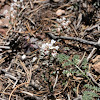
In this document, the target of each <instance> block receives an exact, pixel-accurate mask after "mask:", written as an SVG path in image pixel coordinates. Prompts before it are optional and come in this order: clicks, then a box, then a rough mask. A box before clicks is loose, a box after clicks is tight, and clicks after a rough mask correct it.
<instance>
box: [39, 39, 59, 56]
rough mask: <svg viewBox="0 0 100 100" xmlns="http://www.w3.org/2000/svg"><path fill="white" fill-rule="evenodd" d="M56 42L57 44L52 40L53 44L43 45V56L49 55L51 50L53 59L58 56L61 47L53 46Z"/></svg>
mask: <svg viewBox="0 0 100 100" xmlns="http://www.w3.org/2000/svg"><path fill="white" fill-rule="evenodd" d="M55 42H56V41H55V40H51V43H44V44H42V46H41V53H42V54H43V55H48V54H49V52H50V51H49V50H53V52H52V56H53V57H54V56H56V54H57V52H56V50H58V49H59V47H58V46H53V44H54V43H55Z"/></svg>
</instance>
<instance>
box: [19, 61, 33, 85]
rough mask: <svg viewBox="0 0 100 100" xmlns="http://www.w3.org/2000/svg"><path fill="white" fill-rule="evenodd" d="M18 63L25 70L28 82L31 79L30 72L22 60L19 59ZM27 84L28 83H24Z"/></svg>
mask: <svg viewBox="0 0 100 100" xmlns="http://www.w3.org/2000/svg"><path fill="white" fill-rule="evenodd" d="M20 64H21V65H22V67H23V69H24V70H25V72H26V74H27V79H28V80H27V82H28V83H30V80H31V72H30V71H29V70H28V69H27V67H26V66H25V64H24V62H22V61H21V60H20ZM26 86H28V85H26Z"/></svg>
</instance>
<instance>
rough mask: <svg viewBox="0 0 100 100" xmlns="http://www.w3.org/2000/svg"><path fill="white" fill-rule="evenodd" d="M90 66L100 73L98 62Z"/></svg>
mask: <svg viewBox="0 0 100 100" xmlns="http://www.w3.org/2000/svg"><path fill="white" fill-rule="evenodd" d="M92 67H93V68H94V69H95V71H96V72H98V73H100V62H98V63H97V64H94V65H92Z"/></svg>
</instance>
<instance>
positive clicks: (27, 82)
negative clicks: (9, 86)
mask: <svg viewBox="0 0 100 100" xmlns="http://www.w3.org/2000/svg"><path fill="white" fill-rule="evenodd" d="M26 84H29V83H28V82H25V83H22V84H19V85H17V86H16V87H15V88H14V89H13V90H12V92H11V93H10V96H9V100H10V99H11V96H12V94H13V92H14V91H15V90H16V89H17V88H19V87H21V86H23V85H26Z"/></svg>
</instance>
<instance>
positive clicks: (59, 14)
mask: <svg viewBox="0 0 100 100" xmlns="http://www.w3.org/2000/svg"><path fill="white" fill-rule="evenodd" d="M62 14H65V10H62V9H58V10H57V11H56V15H57V16H61V15H62Z"/></svg>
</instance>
